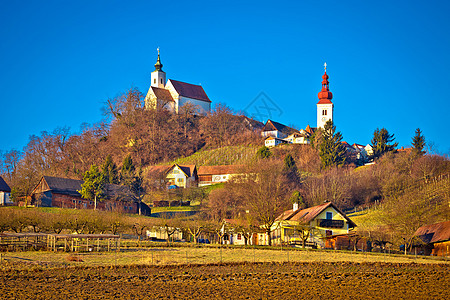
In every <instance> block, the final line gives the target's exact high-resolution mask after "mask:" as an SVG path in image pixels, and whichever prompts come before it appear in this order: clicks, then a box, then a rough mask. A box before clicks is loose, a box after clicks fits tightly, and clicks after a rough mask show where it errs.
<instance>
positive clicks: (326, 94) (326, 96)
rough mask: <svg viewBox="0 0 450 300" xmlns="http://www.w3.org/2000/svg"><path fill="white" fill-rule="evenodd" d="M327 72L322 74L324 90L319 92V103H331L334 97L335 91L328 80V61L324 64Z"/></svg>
mask: <svg viewBox="0 0 450 300" xmlns="http://www.w3.org/2000/svg"><path fill="white" fill-rule="evenodd" d="M324 67H325V73H324V74H323V76H322V79H323V80H322V90H321V91H320V92H319V95H318V97H319V103H331V99H333V93H331V92H330V87H329V84H330V83H329V82H328V78H329V77H328V74H327V63H325V64H324Z"/></svg>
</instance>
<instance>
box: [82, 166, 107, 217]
mask: <svg viewBox="0 0 450 300" xmlns="http://www.w3.org/2000/svg"><path fill="white" fill-rule="evenodd" d="M83 180H84V182H83V184H82V185H81V191H78V192H79V193H80V194H81V196H82V197H83V198H84V199H88V200H94V209H97V200H102V199H103V197H104V196H105V195H104V189H105V179H104V177H103V175H102V174H101V173H100V171H99V169H98V167H97V166H96V165H95V164H93V165H91V168H90V169H89V170H88V171H86V173H84V177H83Z"/></svg>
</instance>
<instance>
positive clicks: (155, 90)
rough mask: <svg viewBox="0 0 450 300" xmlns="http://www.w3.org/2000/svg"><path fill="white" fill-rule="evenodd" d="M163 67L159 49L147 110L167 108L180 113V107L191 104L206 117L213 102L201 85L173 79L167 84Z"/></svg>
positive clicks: (147, 100)
mask: <svg viewBox="0 0 450 300" xmlns="http://www.w3.org/2000/svg"><path fill="white" fill-rule="evenodd" d="M162 67H163V65H162V63H161V59H160V56H159V48H158V60H157V61H156V64H155V71H153V72H152V74H151V85H150V88H149V90H148V92H147V96H146V97H145V107H146V108H147V109H151V108H152V109H158V108H162V107H165V108H166V109H168V110H169V111H171V112H175V113H178V112H179V110H180V107H182V106H183V105H185V104H187V103H191V104H192V105H194V106H195V108H196V110H197V113H199V114H202V115H206V114H207V113H208V112H210V111H211V100H210V99H209V98H208V95H206V93H205V90H204V89H203V87H202V86H201V85H196V84H190V83H186V82H182V81H177V80H173V79H169V80H168V81H167V83H166V72H164V71H163V70H162Z"/></svg>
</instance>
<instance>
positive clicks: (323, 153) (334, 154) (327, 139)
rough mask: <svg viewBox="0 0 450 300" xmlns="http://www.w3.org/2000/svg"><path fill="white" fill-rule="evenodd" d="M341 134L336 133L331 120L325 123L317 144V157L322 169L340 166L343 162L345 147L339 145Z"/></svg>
mask: <svg viewBox="0 0 450 300" xmlns="http://www.w3.org/2000/svg"><path fill="white" fill-rule="evenodd" d="M341 141H342V134H341V133H340V132H336V126H334V125H333V122H332V121H331V120H328V121H327V122H326V123H325V126H324V128H323V130H322V138H321V142H320V144H319V156H320V160H321V161H322V168H328V167H331V166H341V165H343V164H344V162H345V151H346V150H345V147H344V145H343V144H342V143H341Z"/></svg>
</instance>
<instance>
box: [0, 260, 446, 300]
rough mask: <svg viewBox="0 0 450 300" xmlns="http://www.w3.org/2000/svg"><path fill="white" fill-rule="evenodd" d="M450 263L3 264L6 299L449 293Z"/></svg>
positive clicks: (0, 287)
mask: <svg viewBox="0 0 450 300" xmlns="http://www.w3.org/2000/svg"><path fill="white" fill-rule="evenodd" d="M449 286H450V268H449V265H448V264H428V265H424V264H414V263H412V264H389V263H348V262H342V263H326V262H318V263H256V264H251V263H236V264H222V265H184V266H183V265H178V266H159V267H158V266H124V267H66V268H41V267H30V268H29V269H27V268H23V267H21V268H16V267H15V266H10V267H8V266H5V265H3V268H2V270H1V277H0V295H1V297H0V298H1V299H204V298H210V299H320V298H324V297H326V298H334V299H362V298H371V299H392V298H395V299H449V298H450V289H449Z"/></svg>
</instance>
